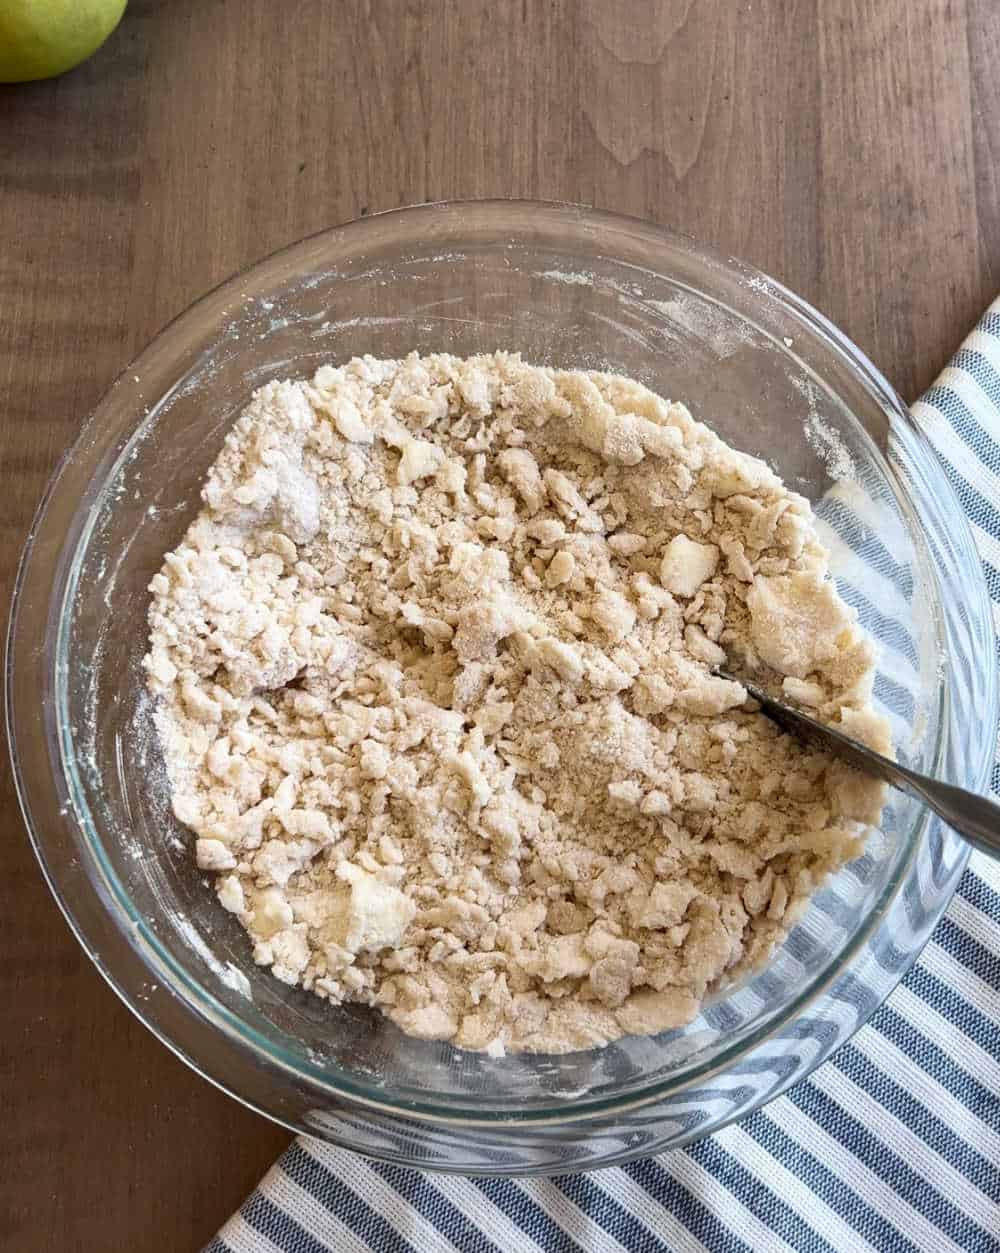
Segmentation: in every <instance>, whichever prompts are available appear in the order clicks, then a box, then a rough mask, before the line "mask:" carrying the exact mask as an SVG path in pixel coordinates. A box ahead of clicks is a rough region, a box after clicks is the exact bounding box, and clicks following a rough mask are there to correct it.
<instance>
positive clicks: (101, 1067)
mask: <svg viewBox="0 0 1000 1253" xmlns="http://www.w3.org/2000/svg"><path fill="white" fill-rule="evenodd" d="M998 58H1000V23H998V22H997V19H996V9H995V4H994V0H921V2H920V3H913V0H856V2H855V0H850V2H848V0H840V2H838V0H784V2H782V0H770V2H769V0H752V2H749V3H742V2H741V3H733V2H731V0H714V2H713V0H661V2H660V3H655V4H654V3H651V2H646V0H641V2H640V0H636V2H634V3H616V4H607V3H605V2H604V0H510V2H507V0H500V2H499V3H498V2H497V0H491V2H489V3H488V2H487V0H447V2H435V0H430V2H427V3H407V2H405V0H370V2H367V3H366V2H365V0H344V2H342V3H335V2H331V0H296V2H292V0H281V3H278V2H276V0H172V3H169V4H165V3H160V2H158V0H132V3H131V4H130V5H129V8H128V12H127V15H126V18H125V21H124V22H123V24H122V26H121V27H120V29H119V30H118V31H117V32H116V33H115V35H114V36H113V37H112V38H111V40H110V41H109V42H108V44H107V45H106V46H105V47H104V48H103V49H102V50H101V52H100V53H99V54H98V55H97V56H96V57H94V58H93V59H92V60H91V61H90V62H89V63H87V64H86V65H84V66H82V67H81V68H80V69H78V70H77V71H75V72H73V73H72V74H69V75H67V76H65V77H64V78H62V79H59V80H56V81H53V82H50V83H39V84H32V85H26V86H23V87H5V88H0V238H2V240H3V247H2V249H0V483H2V487H3V490H2V492H0V588H2V589H3V591H4V592H6V591H8V590H9V589H10V587H11V586H12V580H13V575H14V568H15V563H16V558H17V553H18V551H19V548H20V546H21V543H22V541H23V538H24V535H25V532H26V530H27V527H28V524H29V521H30V518H31V514H32V511H33V510H34V507H35V505H36V503H37V501H38V498H39V496H40V494H41V491H42V487H43V484H44V482H45V480H46V478H47V476H48V474H49V472H50V471H51V469H52V467H53V465H54V464H55V462H56V460H57V458H58V457H59V456H60V454H61V453H62V451H63V450H64V449H65V448H66V447H67V446H68V445H69V443H70V442H71V441H72V439H73V437H74V435H75V434H76V432H77V431H78V429H79V427H80V424H81V422H82V420H83V418H84V415H85V414H86V413H87V411H88V409H89V408H90V407H91V406H92V405H93V404H94V402H95V401H96V400H97V398H98V397H99V395H100V394H101V392H102V391H103V390H104V389H105V388H106V387H107V386H108V384H109V383H110V381H111V380H112V378H113V377H114V376H115V374H116V373H117V372H118V371H119V370H120V369H121V368H122V367H123V366H124V365H125V364H126V362H127V361H128V359H129V358H130V357H131V356H132V354H133V353H135V352H136V351H137V350H138V349H139V348H140V347H141V346H142V345H143V344H144V343H145V342H146V341H147V340H148V339H149V338H150V337H151V336H152V335H153V334H154V333H155V332H156V330H157V329H158V328H159V327H160V326H161V325H162V324H163V323H164V322H165V321H166V320H167V319H169V318H170V317H171V316H172V315H173V314H175V313H177V312H178V311H180V310H181V309H182V308H184V307H185V306H186V305H187V304H188V303H189V302H190V301H191V300H192V299H193V298H194V297H195V296H197V295H198V294H199V293H200V292H202V291H203V290H204V289H205V288H207V287H208V286H210V285H212V284H214V283H216V282H217V281H219V280H220V279H222V278H223V277H225V276H226V275H227V274H228V273H230V272H231V271H232V270H234V269H235V268H237V267H239V266H243V265H246V264H248V263H250V262H252V261H253V260H255V259H257V258H258V257H260V256H262V255H263V254H265V253H267V252H269V251H271V250H272V249H274V248H277V247H279V246H280V245H283V244H286V243H288V242H290V241H292V240H294V239H296V238H298V237H300V236H302V235H304V234H307V233H309V232H311V231H315V230H318V229H320V228H321V227H323V226H326V225H329V224H332V223H335V222H338V221H343V220H345V219H348V218H352V217H355V216H357V215H359V214H362V213H370V212H374V211H376V210H379V209H386V208H391V207H394V206H396V205H401V204H405V203H407V202H412V201H418V200H428V199H436V198H440V197H456V196H465V197H475V196H532V197H540V198H553V199H564V200H576V201H584V202H589V203H592V204H596V205H598V206H600V207H603V208H609V209H617V210H621V211H624V212H628V213H633V214H638V215H640V216H644V217H648V218H652V219H654V220H656V221H659V222H663V223H665V224H668V225H671V226H673V227H675V228H677V229H679V230H682V231H686V232H689V233H691V234H694V235H697V236H700V237H702V238H704V239H706V240H709V241H711V242H713V243H715V244H716V245H718V246H719V247H720V248H722V249H724V250H726V251H727V252H731V253H734V254H736V255H741V256H744V257H746V258H747V259H748V260H750V261H752V262H753V263H755V264H756V265H758V266H760V267H761V268H763V269H765V270H767V271H769V272H770V273H772V274H774V275H775V276H776V277H778V278H780V279H782V280H783V281H784V282H786V283H787V284H788V285H789V286H790V287H792V288H793V289H795V290H797V291H799V292H800V293H801V294H802V295H803V296H805V297H806V298H807V299H809V300H810V301H812V302H813V303H815V304H816V305H817V306H818V307H819V308H820V309H821V310H823V311H824V312H826V313H827V314H829V315H830V316H831V317H832V318H833V319H834V320H835V321H837V322H838V323H839V324H840V325H841V326H842V327H843V328H844V329H845V330H846V331H847V332H848V334H850V335H851V336H852V337H853V338H854V339H855V340H856V341H857V342H858V343H859V344H860V345H861V346H862V348H864V349H865V351H866V352H868V353H869V354H870V356H871V357H872V358H873V359H874V360H875V361H876V362H877V363H879V364H880V365H881V366H882V368H883V369H884V370H885V371H886V373H887V374H888V375H889V377H890V378H891V379H892V380H893V381H894V382H895V383H896V385H897V386H898V387H899V388H900V390H901V391H902V392H903V394H904V395H906V396H908V397H912V396H914V395H915V394H916V393H917V392H918V391H919V390H920V389H921V388H923V387H924V386H926V385H927V383H928V382H929V381H930V380H931V379H932V378H933V376H934V374H935V372H936V371H937V370H938V369H939V368H940V366H941V364H942V362H943V361H944V360H945V359H946V357H947V355H948V353H949V352H950V350H951V349H952V347H953V346H954V344H955V342H956V340H957V339H958V338H959V337H960V336H961V335H962V333H963V332H964V331H965V330H966V328H967V327H968V325H969V324H970V323H971V322H972V321H973V320H974V318H975V316H976V315H977V314H978V312H979V311H980V309H981V308H982V307H983V305H984V304H985V303H986V301H987V300H988V299H989V298H990V297H991V296H992V295H993V294H994V291H995V288H996V285H997V283H998V281H1000V208H998V206H1000V180H998V175H997V168H998V160H1000V151H998V140H997V136H998V135H1000V86H998V83H997V76H996V73H995V67H996V65H997V62H998ZM0 805H2V807H3V808H2V813H3V817H4V826H3V832H4V836H5V839H4V843H3V849H2V852H0V860H2V872H0V918H2V919H3V920H4V940H5V944H4V961H3V963H2V964H0V1004H2V1005H3V1011H2V1013H0V1126H2V1127H3V1128H4V1133H5V1135H4V1141H5V1149H6V1152H5V1163H4V1164H5V1169H4V1171H3V1172H2V1176H0V1247H3V1248H4V1249H7V1248H9V1249H12V1250H14V1249H16V1250H19V1251H21V1250H34V1249H39V1250H41V1249H48V1248H60V1249H64V1250H97V1249H109V1248H122V1249H129V1250H137V1251H138V1250H147V1249H148V1250H157V1251H158V1253H170V1251H171V1250H193V1249H196V1248H198V1247H199V1246H200V1245H201V1244H202V1243H203V1242H204V1241H205V1240H206V1239H208V1238H209V1236H210V1235H211V1233H212V1232H213V1231H214V1229H215V1228H216V1227H217V1226H218V1224H219V1223H220V1222H221V1221H222V1220H223V1219H224V1218H225V1217H226V1216H227V1215H228V1213H229V1212H230V1211H231V1210H232V1209H233V1208H234V1207H235V1206H236V1205H237V1204H238V1203H239V1201H240V1199H241V1198H242V1196H243V1194H244V1193H245V1192H246V1190H247V1189H248V1188H249V1187H250V1186H251V1185H252V1183H253V1182H254V1181H255V1179H256V1177H257V1176H258V1175H259V1174H260V1173H261V1172H262V1171H263V1170H264V1168H265V1167H266V1166H267V1164H268V1163H269V1162H270V1161H271V1160H272V1159H273V1157H274V1155H275V1154H276V1153H277V1152H278V1150H279V1149H280V1148H281V1147H282V1145H283V1144H284V1143H285V1141H286V1136H285V1134H284V1133H283V1132H281V1131H280V1130H278V1129H276V1128H274V1127H272V1126H270V1125H269V1124H267V1123H266V1122H264V1121H263V1120H261V1119H259V1118H257V1117H255V1116H254V1115H252V1114H250V1113H248V1112H247V1111H245V1110H243V1109H242V1108H240V1107H239V1106H237V1105H236V1104H235V1103H233V1102H231V1101H229V1100H227V1099H226V1098H225V1097H223V1096H221V1095H220V1094H219V1093H217V1092H215V1091H214V1090H213V1089H212V1088H210V1087H209V1086H208V1085H207V1084H205V1083H203V1082H202V1081H201V1080H199V1079H197V1078H196V1077H195V1076H194V1075H193V1074H192V1073H191V1072H190V1071H188V1070H187V1069H185V1068H184V1067H183V1066H182V1065H181V1064H180V1063H179V1062H177V1061H176V1060H175V1059H174V1058H173V1057H172V1056H171V1055H170V1054H169V1053H168V1052H167V1050H166V1049H164V1048H163V1047H162V1046H161V1045H159V1044H158V1043H157V1042H156V1041H155V1040H154V1039H153V1038H152V1037H151V1036H150V1035H149V1034H148V1033H147V1032H146V1031H145V1030H144V1029H143V1028H142V1027H140V1026H139V1025H138V1024H137V1023H136V1022H135V1021H134V1020H133V1019H132V1018H131V1016H130V1015H129V1014H128V1013H127V1012H126V1011H125V1010H124V1009H123V1008H122V1007H121V1006H120V1005H119V1003H118V1001H117V1000H116V999H115V997H114V996H113V995H112V994H111V992H110V991H109V990H108V989H107V988H106V987H105V986H104V985H103V983H102V982H101V980H100V979H99V977H98V976H97V974H96V973H95V972H94V970H93V969H92V968H91V967H90V965H89V963H88V962H87V961H86V959H85V958H84V957H83V956H82V954H81V953H80V951H79V950H78V948H77V946H76V944H75V942H74V941H73V939H72V938H71V936H70V934H69V932H68V930H67V928H66V926H65V924H64V923H63V922H62V920H61V918H60V917H59V914H58V912H57V910H56V908H55V906H54V904H53V903H52V902H51V900H50V899H49V897H48V894H47V891H46V889H45V887H44V885H43V883H42V879H41V876H40V874H39V873H38V871H37V869H36V866H35V864H34V861H33V858H32V856H31V853H30V851H29V848H28V845H27V840H26V837H25V835H24V832H23V828H22V826H21V821H20V818H19V816H18V813H17V808H16V804H15V800H14V796H13V790H12V784H11V778H10V772H9V770H8V768H7V766H6V762H4V764H3V765H2V766H0Z"/></svg>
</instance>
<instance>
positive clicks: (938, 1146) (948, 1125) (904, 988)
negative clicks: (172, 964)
mask: <svg viewBox="0 0 1000 1253" xmlns="http://www.w3.org/2000/svg"><path fill="white" fill-rule="evenodd" d="M913 414H914V417H915V418H916V419H917V421H918V423H919V424H920V425H921V427H922V428H923V429H924V432H925V433H926V435H927V437H928V439H929V440H930V441H931V443H932V444H933V446H934V448H935V450H936V451H937V453H938V455H939V456H940V458H941V461H942V463H943V465H944V469H945V472H946V474H947V476H948V478H949V480H950V481H951V483H952V486H953V487H954V488H955V491H956V494H957V496H958V498H959V500H960V501H961V503H962V506H963V508H964V509H965V510H966V512H967V513H968V515H969V518H970V521H971V523H972V526H973V534H974V537H975V540H976V543H977V545H978V546H979V551H980V555H981V557H982V561H983V567H984V571H985V574H986V579H987V584H988V586H989V590H990V594H991V596H992V598H993V612H994V618H995V620H996V621H997V622H998V623H1000V300H998V301H996V302H995V303H994V305H993V306H992V307H991V308H990V309H989V310H988V311H987V313H986V314H985V315H984V316H983V318H982V320H981V321H980V323H979V325H978V327H977V328H976V329H975V330H974V331H973V332H972V334H971V335H970V336H969V337H968V339H967V340H966V341H965V343H964V344H963V346H962V348H961V349H960V350H959V352H958V353H957V354H956V356H955V357H954V358H953V360H952V362H951V364H950V365H949V366H948V368H947V369H946V370H945V371H944V373H943V374H942V376H941V378H940V379H939V380H938V382H937V383H936V384H935V386H934V387H932V388H931V389H930V391H929V392H928V393H927V394H926V395H925V396H924V397H923V399H922V400H920V401H918V402H917V404H915V405H914V406H913ZM993 785H994V788H995V789H996V790H997V791H1000V767H998V768H997V769H996V770H995V771H994V775H993ZM575 1249H582V1250H586V1251H587V1253H606V1251H611V1250H616V1251H618V1253H621V1251H622V1250H628V1251H629V1253H640V1251H641V1253H647V1251H648V1253H653V1251H654V1250H655V1251H657V1253H659V1251H663V1253H695V1251H702V1250H711V1253H747V1251H750V1250H753V1251H754V1253H756V1251H757V1250H760V1251H761V1253H779V1251H780V1250H785V1251H788V1250H795V1251H796V1253H819V1251H820V1250H822V1251H824V1253H828V1251H829V1250H834V1251H835V1253H918V1251H919V1253H1000V865H998V864H996V863H992V862H990V861H988V860H987V859H986V858H984V857H983V856H982V855H980V854H975V855H974V856H973V858H972V861H971V862H970V865H969V869H968V870H967V871H966V873H965V876H964V878H963V879H962V881H961V884H960V886H959V889H958V893H957V895H956V897H955V899H954V901H953V902H952V904H951V906H950V908H949V910H948V912H947V914H946V916H945V918H944V919H943V920H942V922H941V923H940V925H939V926H938V928H937V930H936V931H935V932H934V935H933V938H932V939H931V941H930V943H929V944H928V945H927V947H926V949H925V950H924V952H923V954H922V956H921V958H920V961H919V962H918V963H917V964H916V965H915V966H914V967H913V969H912V970H911V971H910V973H909V974H908V976H907V977H906V978H905V979H904V980H903V982H902V983H901V984H900V986H899V987H898V988H897V989H896V991H895V992H894V993H893V994H892V996H890V997H889V999H888V1001H887V1002H886V1003H885V1004H884V1005H883V1006H882V1008H881V1009H880V1010H878V1011H877V1012H876V1014H875V1015H874V1016H873V1017H872V1018H871V1020H870V1021H869V1022H868V1024H867V1025H866V1026H864V1027H863V1028H862V1029H861V1030H860V1031H859V1032H858V1033H857V1034H856V1035H855V1036H854V1037H853V1039H852V1040H851V1041H850V1042H849V1043H848V1044H846V1045H844V1046H843V1047H842V1048H840V1049H839V1050H838V1051H837V1052H836V1053H835V1054H834V1055H833V1057H832V1058H831V1059H830V1060H829V1061H827V1062H826V1063H825V1064H824V1065H822V1066H821V1067H820V1068H819V1069H818V1070H816V1071H815V1072H814V1073H813V1075H812V1076H811V1077H810V1078H809V1079H808V1080H805V1081H804V1082H802V1083H800V1084H798V1085H796V1086H795V1087H793V1088H791V1089H790V1090H789V1091H787V1092H786V1093H785V1094H784V1095H783V1096H780V1097H778V1098H777V1099H776V1100H774V1101H772V1102H771V1103H770V1104H768V1105H766V1106H765V1107H764V1108H763V1109H760V1110H758V1111H757V1112H756V1113H754V1114H752V1115H750V1116H749V1117H748V1118H745V1119H744V1120H743V1121H742V1122H739V1123H737V1124H734V1125H733V1126H730V1127H727V1128H725V1129H724V1130H723V1131H720V1132H717V1133H716V1134H715V1135H713V1136H711V1137H709V1138H707V1139H705V1140H702V1141H700V1142H698V1143H696V1144H694V1145H692V1146H690V1147H689V1148H686V1149H683V1150H678V1151H676V1152H672V1153H664V1154H661V1155H659V1156H657V1157H653V1158H646V1159H643V1160H640V1161H635V1162H631V1163H629V1164H627V1165H625V1166H621V1167H613V1168H609V1169H607V1170H602V1171H598V1172H595V1173H593V1174H589V1175H575V1176H565V1177H557V1178H551V1179H529V1180H515V1179H471V1178H461V1177H456V1176H445V1175H429V1174H421V1173H419V1172H417V1171H412V1170H407V1169H403V1168H402V1167H398V1166H393V1165H387V1164H385V1163H381V1162H376V1161H369V1160H366V1159H364V1158H361V1157H359V1156H357V1155H356V1154H353V1153H350V1152H348V1151H347V1150H344V1149H337V1148H332V1147H330V1146H328V1145H326V1144H323V1143H321V1142H320V1141H318V1140H314V1139H310V1138H306V1137H300V1138H299V1139H297V1140H296V1141H295V1142H294V1143H293V1144H292V1146H291V1147H290V1148H289V1149H288V1151H287V1152H286V1153H284V1154H283V1155H282V1157H281V1158H280V1159H279V1160H278V1162H276V1163H275V1165H274V1166H273V1167H272V1168H271V1170H270V1171H269V1172H268V1174H267V1175H266V1176H265V1177H264V1179H263V1180H262V1181H261V1183H260V1184H259V1186H258V1187H257V1188H256V1190H255V1191H254V1192H253V1194H252V1195H251V1196H250V1197H249V1198H248V1200H247V1201H246V1203H245V1204H244V1205H243V1206H242V1208H241V1209H240V1211H239V1212H238V1213H237V1214H235V1215H234V1216H233V1217H232V1218H231V1219H230V1220H229V1222H228V1223H226V1225H225V1227H223V1229H222V1231H221V1232H220V1233H219V1234H218V1236H216V1238H215V1239H214V1240H213V1241H212V1242H211V1244H209V1246H208V1250H207V1253H265V1251H266V1253H275V1251H276V1250H282V1251H283V1253H321V1251H322V1250H337V1251H338V1253H340V1251H343V1253H366V1251H367V1250H378V1253H390V1251H396V1250H399V1251H401V1253H402V1251H404V1250H405V1251H406V1253H409V1251H410V1250H414V1251H416V1253H445V1251H446V1250H447V1251H448V1253H455V1251H456V1250H457V1251H459V1253H494V1251H497V1253H529V1251H531V1253H537V1251H538V1250H546V1251H553V1250H575Z"/></svg>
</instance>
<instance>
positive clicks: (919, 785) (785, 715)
mask: <svg viewBox="0 0 1000 1253" xmlns="http://www.w3.org/2000/svg"><path fill="white" fill-rule="evenodd" d="M716 673H717V674H718V675H719V676H720V678H723V679H729V680H731V681H732V682H733V683H739V684H741V685H742V686H743V687H745V688H746V690H747V692H748V693H749V695H750V696H751V697H752V698H753V699H754V700H755V701H757V702H758V704H759V705H760V707H761V711H762V712H763V713H765V714H766V715H767V716H768V717H769V718H770V719H771V721H772V722H775V723H777V725H778V726H779V727H781V729H782V730H783V731H788V732H789V733H790V734H791V735H795V736H797V737H798V738H799V739H800V740H804V741H806V743H809V744H815V745H816V746H817V747H819V748H823V749H826V751H827V752H829V753H832V754H833V755H834V756H835V757H839V758H840V760H841V761H845V762H847V764H848V765H849V766H853V767H854V768H855V769H856V770H863V771H864V772H865V773H866V774H870V775H873V776H874V777H875V778H876V779H881V780H882V781H883V782H885V783H889V784H891V785H892V786H893V787H895V788H898V789H899V790H900V791H901V792H905V793H907V794H908V795H909V796H915V797H916V798H917V800H920V801H923V803H924V804H925V805H926V806H927V807H928V808H929V809H931V810H933V811H934V813H936V814H937V816H938V817H939V818H941V819H943V821H945V822H946V823H947V824H948V826H949V827H952V828H953V829H954V830H955V831H957V832H958V834H959V835H960V836H962V838H963V839H965V840H968V842H969V843H970V844H972V845H973V846H974V847H975V848H978V849H980V850H981V851H982V852H984V853H988V854H989V855H990V856H991V857H996V858H1000V805H997V804H996V803H995V802H994V801H991V800H988V799H987V798H986V797H985V796H979V795H978V794H977V793H976V792H968V791H966V790H965V788H962V787H956V786H955V785H954V784H953V783H944V782H942V780H941V779H934V778H932V777H931V776H930V775H926V774H920V773H919V772H918V771H916V770H911V769H909V767H908V766H901V765H899V763H898V762H895V761H890V760H889V758H888V757H883V755H882V754H881V753H877V752H875V750H874V749H873V748H868V746H867V745H865V744H862V743H860V742H859V741H858V740H855V739H851V737H850V736H848V735H844V734H843V733H842V732H840V731H837V730H835V729H834V728H833V727H828V726H824V725H823V723H822V722H817V721H816V719H815V718H811V717H810V716H809V715H808V714H804V713H803V712H802V711H801V710H800V709H794V708H793V707H792V706H791V705H786V704H785V702H784V701H780V700H776V699H775V698H774V697H773V696H769V695H768V694H767V692H765V691H764V689H763V688H760V687H757V685H756V684H755V683H749V682H747V680H746V679H743V678H739V677H737V676H736V675H734V674H728V673H727V672H726V671H725V670H718V671H717V672H716Z"/></svg>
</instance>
